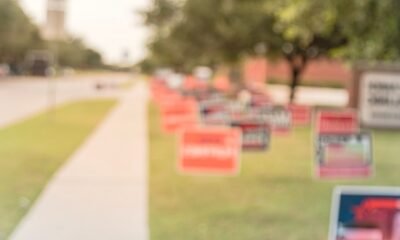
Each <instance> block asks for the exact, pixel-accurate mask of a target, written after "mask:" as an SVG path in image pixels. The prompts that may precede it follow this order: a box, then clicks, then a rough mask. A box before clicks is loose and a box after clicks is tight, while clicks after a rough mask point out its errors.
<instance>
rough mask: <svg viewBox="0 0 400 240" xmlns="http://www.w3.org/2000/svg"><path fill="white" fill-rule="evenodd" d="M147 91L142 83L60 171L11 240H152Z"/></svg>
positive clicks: (124, 99)
mask: <svg viewBox="0 0 400 240" xmlns="http://www.w3.org/2000/svg"><path fill="white" fill-rule="evenodd" d="M147 95H148V94H147V88H146V87H145V85H144V83H138V84H137V85H136V86H135V88H134V89H133V90H132V91H130V92H129V93H127V94H126V95H125V96H123V97H122V99H121V101H120V103H119V105H118V106H117V107H116V108H115V109H114V111H113V112H112V113H111V114H110V115H109V116H108V117H107V119H106V120H105V121H104V122H103V123H102V124H101V125H100V126H99V127H98V128H97V130H96V132H95V133H94V134H93V135H92V136H91V137H90V138H89V140H88V141H87V142H86V143H85V144H84V145H83V146H82V147H81V148H80V149H79V150H78V151H77V152H76V154H75V155H74V156H72V157H71V159H70V160H69V161H68V162H67V164H66V165H65V166H64V167H63V168H61V169H60V171H59V172H58V173H57V174H56V175H55V177H54V178H53V180H52V181H51V182H50V183H49V185H48V186H47V188H46V189H45V191H44V192H43V193H42V194H41V196H40V197H39V199H38V200H37V201H36V203H35V205H34V206H33V207H32V208H31V210H30V212H29V213H28V215H27V216H25V218H24V219H23V221H22V222H21V223H20V225H19V226H18V227H17V229H16V231H15V232H14V234H13V235H12V237H11V239H12V240H72V239H77V240H80V239H82V240H83V239H84V240H110V239H118V240H147V239H148V235H149V233H148V220H147V218H148V216H147V204H148V203H147Z"/></svg>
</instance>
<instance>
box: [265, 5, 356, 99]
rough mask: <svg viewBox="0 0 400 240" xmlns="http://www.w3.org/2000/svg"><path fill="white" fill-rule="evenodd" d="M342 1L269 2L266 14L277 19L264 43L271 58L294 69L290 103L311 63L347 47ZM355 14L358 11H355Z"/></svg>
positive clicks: (347, 40)
mask: <svg viewBox="0 0 400 240" xmlns="http://www.w3.org/2000/svg"><path fill="white" fill-rule="evenodd" d="M341 3H343V1H341V0H325V1H319V0H282V1H279V2H271V1H266V12H267V15H270V16H272V17H273V19H274V25H273V28H272V29H271V30H272V31H271V30H270V35H272V36H273V37H268V38H267V39H266V40H265V41H264V42H265V44H266V45H267V47H268V51H267V56H268V57H271V56H273V57H276V56H278V57H280V58H283V59H285V60H286V61H287V63H288V65H289V67H290V69H291V84H290V87H291V94H290V101H291V102H292V101H293V100H294V99H295V92H296V87H297V86H298V85H299V82H300V78H301V75H302V73H303V72H304V70H305V68H306V67H307V64H308V63H309V61H310V60H312V59H315V58H319V57H330V56H332V54H333V53H334V51H335V50H337V49H340V48H342V47H344V46H346V45H347V44H348V42H349V38H348V36H347V35H346V32H345V28H343V26H342V24H346V23H345V22H344V21H341V18H342V16H341V14H342V12H341V7H344V6H343V5H342V4H341ZM353 10H354V9H353Z"/></svg>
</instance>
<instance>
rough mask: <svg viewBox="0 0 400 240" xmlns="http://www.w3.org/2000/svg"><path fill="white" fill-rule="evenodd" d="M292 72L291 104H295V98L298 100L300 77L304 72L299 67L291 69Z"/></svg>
mask: <svg viewBox="0 0 400 240" xmlns="http://www.w3.org/2000/svg"><path fill="white" fill-rule="evenodd" d="M291 70H292V76H291V77H292V79H291V82H290V99H289V101H290V103H293V102H294V100H295V98H296V88H297V86H298V85H299V81H300V76H301V72H302V70H301V69H300V68H298V67H294V66H292V67H291Z"/></svg>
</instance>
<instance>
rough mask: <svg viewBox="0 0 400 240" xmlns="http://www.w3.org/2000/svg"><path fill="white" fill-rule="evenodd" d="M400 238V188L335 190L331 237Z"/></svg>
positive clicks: (361, 239)
mask: <svg viewBox="0 0 400 240" xmlns="http://www.w3.org/2000/svg"><path fill="white" fill-rule="evenodd" d="M395 239H400V188H384V187H379V188H378V187H340V188H337V189H336V190H335V193H334V197H333V202H332V211H331V226H330V234H329V240H395Z"/></svg>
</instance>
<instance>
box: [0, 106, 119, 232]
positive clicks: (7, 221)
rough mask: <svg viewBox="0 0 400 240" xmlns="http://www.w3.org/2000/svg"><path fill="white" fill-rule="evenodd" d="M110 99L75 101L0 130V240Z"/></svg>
mask: <svg viewBox="0 0 400 240" xmlns="http://www.w3.org/2000/svg"><path fill="white" fill-rule="evenodd" d="M114 103H115V101H114V100H91V101H83V102H76V103H72V104H68V105H65V106H62V107H60V108H57V109H55V110H54V111H53V112H51V113H50V114H49V113H43V114H40V115H38V116H36V117H33V118H31V119H28V120H26V121H23V122H21V123H18V124H15V125H12V126H10V127H7V128H3V129H0V239H3V238H4V237H6V236H7V235H9V234H10V233H11V231H12V229H13V228H14V227H15V226H16V224H17V223H18V221H19V220H20V219H21V218H22V217H23V216H24V214H25V213H26V212H27V211H28V209H29V207H30V206H31V205H32V203H33V202H34V200H35V199H36V198H37V196H38V195H39V193H40V192H41V190H43V188H44V186H45V185H46V183H47V182H48V180H49V179H50V178H51V176H52V175H53V174H54V172H55V171H56V170H57V169H58V168H59V167H60V166H61V165H62V164H63V163H64V161H65V160H67V159H68V157H69V156H70V155H71V154H73V153H74V151H75V150H76V149H77V148H78V147H79V146H80V145H81V144H82V143H83V142H84V140H85V139H86V137H87V136H88V135H89V134H90V133H91V132H92V130H93V129H94V128H95V127H96V125H97V124H98V123H100V121H101V120H102V119H103V118H104V117H105V116H106V113H107V112H108V111H109V110H110V109H111V107H112V106H113V105H114Z"/></svg>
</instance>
